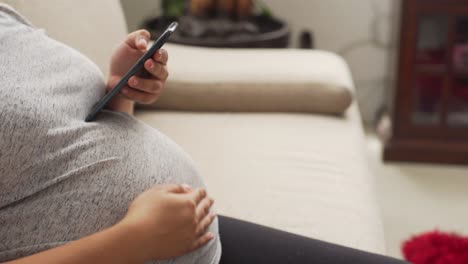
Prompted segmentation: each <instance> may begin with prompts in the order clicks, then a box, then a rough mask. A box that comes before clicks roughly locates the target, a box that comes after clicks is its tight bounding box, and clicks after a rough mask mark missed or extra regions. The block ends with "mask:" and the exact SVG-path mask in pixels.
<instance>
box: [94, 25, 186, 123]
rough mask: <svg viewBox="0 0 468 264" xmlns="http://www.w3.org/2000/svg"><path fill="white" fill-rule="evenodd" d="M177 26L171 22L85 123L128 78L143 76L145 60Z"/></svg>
mask: <svg viewBox="0 0 468 264" xmlns="http://www.w3.org/2000/svg"><path fill="white" fill-rule="evenodd" d="M177 26H178V24H177V22H173V23H171V24H170V25H169V27H167V29H166V30H165V31H164V33H162V34H161V36H159V38H158V39H157V40H156V41H155V42H154V44H153V45H152V46H151V48H149V49H148V51H146V52H145V54H143V56H141V58H140V59H139V60H138V61H137V62H136V63H135V65H133V66H132V68H130V70H129V71H128V72H127V73H126V74H125V76H124V77H122V79H121V80H120V81H119V82H118V83H117V85H115V87H114V88H113V89H112V90H111V91H110V92H109V93H107V94H106V95H105V96H104V97H103V98H102V99H101V100H99V102H97V104H96V105H95V106H94V107H93V109H92V110H91V113H90V114H89V115H88V116H87V117H86V119H85V121H86V122H91V121H93V120H94V119H95V118H96V116H97V115H98V114H99V112H101V110H102V109H103V108H104V107H105V106H106V105H107V103H109V101H110V100H111V99H112V98H113V97H114V96H115V95H116V94H117V93H118V92H119V91H120V90H121V89H122V88H123V87H125V86H126V85H127V82H128V80H129V79H130V77H132V76H133V75H136V74H140V75H142V74H143V75H144V74H145V72H146V70H145V68H144V64H145V62H146V60H148V59H149V58H151V57H153V55H154V53H155V52H156V51H157V50H159V49H160V48H161V47H162V46H163V45H164V43H166V41H167V40H168V39H169V37H170V36H171V35H172V33H173V32H174V31H175V30H176V28H177Z"/></svg>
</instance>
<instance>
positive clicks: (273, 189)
mask: <svg viewBox="0 0 468 264" xmlns="http://www.w3.org/2000/svg"><path fill="white" fill-rule="evenodd" d="M136 115H137V117H138V118H139V119H141V120H143V121H144V122H146V123H148V124H150V125H151V126H153V127H155V128H157V129H158V130H160V131H162V132H163V133H165V134H166V135H168V136H169V137H171V138H172V139H173V140H175V141H176V142H177V143H178V144H180V145H181V146H182V148H183V149H184V150H186V151H187V152H188V153H189V154H191V156H192V157H193V159H194V160H195V163H196V164H197V165H198V167H199V170H200V172H201V174H202V176H203V177H204V178H205V180H206V183H207V186H208V191H209V192H210V194H211V195H212V196H213V197H214V198H215V200H216V210H217V211H218V213H220V214H223V215H227V216H232V217H236V218H240V219H244V220H248V221H253V222H255V223H259V224H263V225H268V226H271V227H274V228H279V229H282V230H286V231H289V232H293V233H296V234H300V235H304V236H308V237H312V238H317V239H322V240H326V241H329V242H333V243H338V244H341V245H345V246H349V247H353V248H358V249H362V250H367V251H371V252H375V253H384V251H385V249H384V238H383V230H382V223H381V220H380V215H379V211H378V208H377V200H376V197H375V190H374V185H373V177H372V174H370V172H369V168H368V164H367V160H366V156H365V153H364V149H363V147H362V146H363V145H364V141H363V140H364V138H363V131H362V128H361V126H360V118H359V115H358V113H357V108H356V107H355V106H352V107H351V108H350V109H349V110H348V111H347V113H346V114H345V117H346V118H339V117H333V116H324V115H314V114H290V113H194V112H175V111H138V112H137V113H136ZM155 158H156V157H155ZM221 235H222V234H221Z"/></svg>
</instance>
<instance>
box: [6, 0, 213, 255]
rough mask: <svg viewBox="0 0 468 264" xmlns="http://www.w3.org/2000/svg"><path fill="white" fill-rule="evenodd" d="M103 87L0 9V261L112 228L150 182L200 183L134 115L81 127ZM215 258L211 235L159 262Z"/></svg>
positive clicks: (62, 48) (83, 65) (185, 161)
mask: <svg viewBox="0 0 468 264" xmlns="http://www.w3.org/2000/svg"><path fill="white" fill-rule="evenodd" d="M90 41H92V40H90ZM104 87H105V84H104V81H103V77H102V74H101V72H100V71H99V69H98V68H97V66H96V65H95V64H94V63H92V62H91V61H90V60H89V59H87V58H86V57H85V56H83V55H82V54H80V53H79V52H77V51H76V50H74V49H72V48H70V47H68V46H66V45H64V44H62V43H60V42H57V41H55V40H53V39H51V38H49V37H47V35H46V34H45V32H44V31H43V30H40V29H37V28H34V27H33V26H32V25H31V24H30V23H29V22H28V21H27V20H25V19H24V18H23V17H21V16H20V15H19V14H17V13H16V12H15V11H14V10H13V9H12V8H10V7H9V6H7V5H3V4H0V262H3V261H8V260H12V259H17V258H20V257H24V256H27V255H31V254H33V253H37V252H39V251H43V250H46V249H49V248H52V247H56V246H58V245H62V244H64V243H67V242H69V241H73V240H76V239H79V238H82V237H84V236H87V235H90V234H92V233H95V232H97V231H99V230H102V229H104V228H106V227H109V226H111V225H113V224H115V223H117V222H118V221H119V220H120V219H121V218H122V217H123V216H124V215H125V213H126V210H127V207H128V205H129V203H130V202H131V201H132V200H133V199H134V198H135V197H136V196H137V195H138V194H140V193H141V192H143V191H145V190H147V189H149V188H150V187H152V186H154V185H155V184H167V183H187V184H189V185H191V186H193V187H201V186H204V184H203V181H202V179H201V177H200V175H199V174H198V173H197V171H196V169H195V166H194V164H193V161H192V160H191V159H190V157H189V156H188V155H187V154H186V153H185V152H184V151H183V150H182V149H181V148H180V147H179V146H177V145H176V144H175V143H174V142H173V141H171V140H170V139H169V138H167V137H166V136H165V135H163V134H162V133H160V132H159V131H157V130H155V129H153V128H151V127H149V126H147V125H145V124H144V123H142V122H140V121H138V120H136V119H135V118H133V117H131V116H129V115H127V114H124V113H117V112H111V111H104V112H102V113H101V115H100V116H99V117H98V119H97V121H96V122H92V123H85V122H84V119H85V117H86V115H87V114H88V113H89V112H90V110H91V108H92V106H93V104H95V103H96V102H97V101H98V100H99V98H101V97H102V96H103V94H104ZM210 231H211V232H213V233H214V234H218V223H217V221H215V222H214V223H213V224H212V225H211V227H210ZM155 250H157V249H155ZM220 255H221V245H220V242H219V237H218V236H217V237H216V239H214V240H213V241H211V242H210V243H209V244H208V245H206V246H204V247H203V248H201V249H199V250H196V251H194V252H192V253H190V254H187V255H185V256H182V257H179V258H176V259H172V260H168V261H164V262H161V263H177V264H179V263H180V264H182V263H218V262H219V258H220Z"/></svg>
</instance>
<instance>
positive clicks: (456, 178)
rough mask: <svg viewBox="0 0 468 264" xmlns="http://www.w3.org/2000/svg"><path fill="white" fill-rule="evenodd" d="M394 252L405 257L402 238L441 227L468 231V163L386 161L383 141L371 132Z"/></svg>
mask: <svg viewBox="0 0 468 264" xmlns="http://www.w3.org/2000/svg"><path fill="white" fill-rule="evenodd" d="M366 149H367V151H368V155H369V160H370V163H371V166H372V168H373V172H374V174H375V175H376V185H377V193H378V199H379V203H380V209H381V212H382V215H383V224H384V229H385V235H386V242H387V252H388V254H389V255H390V256H394V257H398V258H401V252H400V246H401V243H402V241H404V240H406V239H408V238H409V237H411V236H412V235H415V234H420V233H422V232H427V231H432V230H434V229H436V228H437V229H439V230H440V231H447V232H457V233H460V234H462V235H465V236H467V235H468V166H445V165H428V164H406V163H383V162H382V158H381V157H382V149H383V146H382V143H381V142H380V140H379V139H378V138H377V136H376V135H375V134H374V133H367V136H366Z"/></svg>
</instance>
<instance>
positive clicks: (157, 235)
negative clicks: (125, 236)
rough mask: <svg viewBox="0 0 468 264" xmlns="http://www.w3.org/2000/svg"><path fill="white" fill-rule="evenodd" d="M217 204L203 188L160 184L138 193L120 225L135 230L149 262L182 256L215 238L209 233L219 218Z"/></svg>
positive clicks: (143, 253)
mask: <svg viewBox="0 0 468 264" xmlns="http://www.w3.org/2000/svg"><path fill="white" fill-rule="evenodd" d="M213 203H214V201H213V199H212V198H210V197H209V196H208V195H207V193H206V191H205V190H203V189H197V190H192V189H190V188H189V187H187V186H182V185H164V186H157V187H153V188H152V189H150V190H148V191H146V192H144V193H142V194H141V195H140V196H138V197H137V198H136V199H135V200H134V201H133V202H132V204H131V205H130V207H129V209H128V212H127V215H126V216H125V217H124V219H123V220H122V221H121V222H120V223H118V224H117V225H120V226H123V227H125V228H130V229H131V230H133V232H131V233H133V234H135V239H136V241H139V242H138V244H139V245H135V246H136V247H135V248H137V250H138V251H140V252H139V254H141V255H140V256H144V257H145V261H151V260H164V259H168V258H173V257H178V256H181V255H184V254H186V253H189V252H190V251H192V250H195V249H197V248H199V247H202V246H203V245H205V244H206V243H208V242H209V241H210V240H211V239H213V238H214V235H213V234H212V233H209V232H207V229H208V227H209V225H210V224H211V223H212V222H213V220H214V218H215V214H214V213H210V208H211V206H212V205H213Z"/></svg>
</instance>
